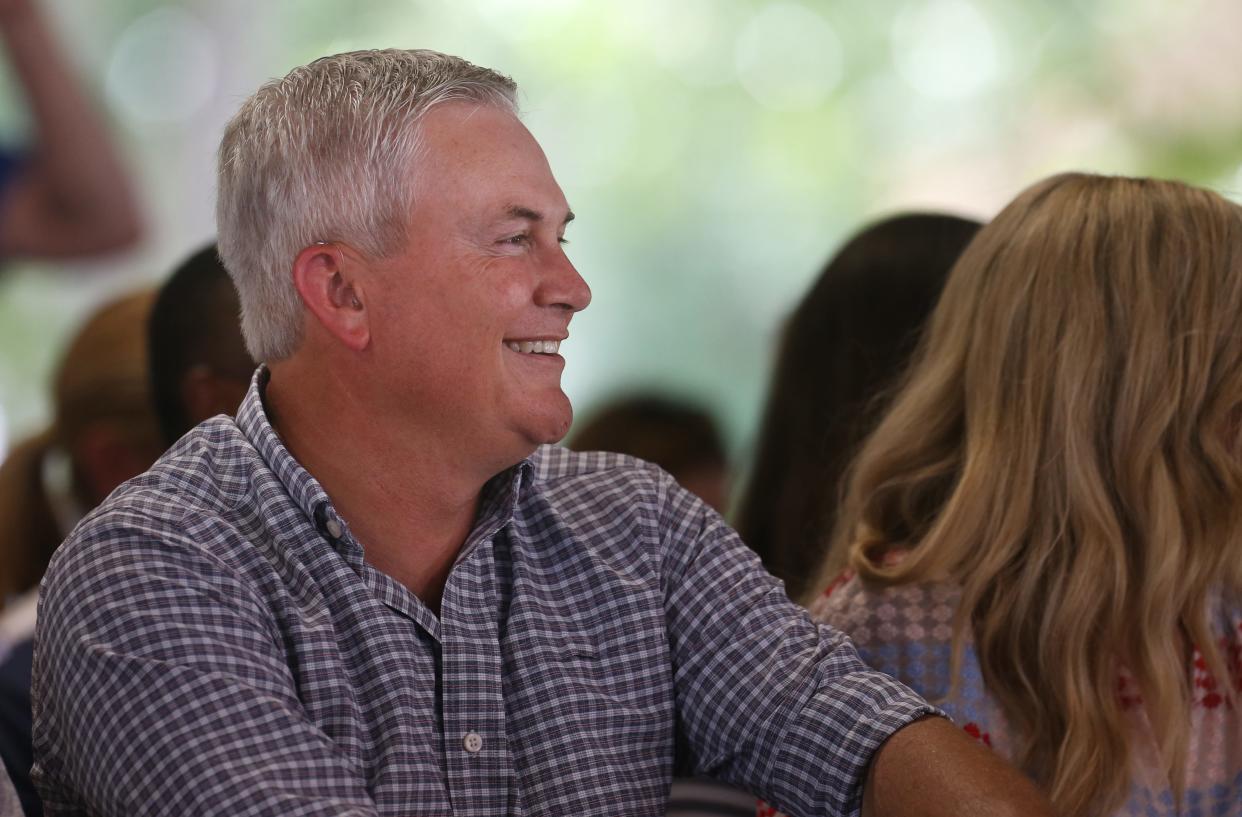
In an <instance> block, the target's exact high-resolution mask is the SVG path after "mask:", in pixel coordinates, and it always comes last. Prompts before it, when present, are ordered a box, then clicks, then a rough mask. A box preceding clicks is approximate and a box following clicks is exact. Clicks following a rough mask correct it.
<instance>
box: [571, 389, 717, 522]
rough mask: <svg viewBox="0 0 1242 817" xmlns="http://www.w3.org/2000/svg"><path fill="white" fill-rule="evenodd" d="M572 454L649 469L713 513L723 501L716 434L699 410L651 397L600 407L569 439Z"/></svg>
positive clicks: (709, 417)
mask: <svg viewBox="0 0 1242 817" xmlns="http://www.w3.org/2000/svg"><path fill="white" fill-rule="evenodd" d="M568 447H569V448H570V449H571V450H573V451H612V452H614V453H617V454H628V455H629V456H631V457H638V458H639V459H640V460H646V461H647V462H651V463H655V464H656V465H658V466H660V467H661V468H663V469H664V470H665V471H668V472H669V474H671V475H672V477H673V479H675V480H677V481H678V482H679V483H680V484H681V486H682V487H683V488H685V489H686V490H687V491H689V492H690V493H692V494H694V495H695V496H697V497H698V498H699V499H702V500H703V501H704V502H706V503H707V504H708V505H710V506H711V507H712V508H714V509H715V510H716V511H717V512H718V513H721V514H723V513H724V512H725V505H726V504H727V503H728V501H729V465H728V457H727V455H726V454H725V447H724V440H723V439H722V437H721V434H720V428H719V426H718V425H717V424H716V421H715V419H713V418H712V415H711V414H710V413H709V412H708V411H707V410H706V409H703V408H700V407H698V406H694V405H690V404H688V403H682V402H679V401H677V400H673V399H670V398H666V397H661V396H659V395H654V394H635V395H631V396H629V397H623V398H619V399H616V400H612V401H609V402H606V403H605V404H604V406H603V407H601V408H599V409H597V410H596V411H595V413H594V414H592V415H591V417H590V418H589V419H588V420H587V421H586V422H584V423H583V424H582V425H581V426H580V427H579V428H578V429H577V430H576V431H574V433H573V435H572V436H571V437H570V439H569V443H568Z"/></svg>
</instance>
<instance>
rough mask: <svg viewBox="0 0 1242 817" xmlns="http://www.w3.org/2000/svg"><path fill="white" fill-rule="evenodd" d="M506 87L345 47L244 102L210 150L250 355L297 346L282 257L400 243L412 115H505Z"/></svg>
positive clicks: (481, 72)
mask: <svg viewBox="0 0 1242 817" xmlns="http://www.w3.org/2000/svg"><path fill="white" fill-rule="evenodd" d="M516 96H517V86H516V85H515V84H514V82H513V80H511V79H509V78H508V77H506V76H504V75H502V74H499V73H497V72H495V71H491V70H489V69H487V68H480V67H478V66H476V65H473V64H471V63H469V62H466V61H465V60H463V59H461V58H459V57H453V56H449V55H447V54H440V53H437V52H435V51H422V50H419V51H401V50H395V49H389V50H384V51H354V52H351V53H347V54H337V55H335V56H332V57H324V58H322V59H318V60H315V61H314V62H312V63H311V64H309V65H305V66H302V67H301V68H295V69H294V70H293V71H291V72H290V73H289V74H288V75H287V76H286V77H284V79H278V80H272V81H270V82H268V83H266V84H265V85H263V87H262V88H260V89H259V90H258V91H257V92H256V93H255V94H254V95H253V96H251V97H250V98H249V99H247V100H246V102H245V103H244V104H243V105H242V107H241V110H239V111H238V112H237V115H236V116H234V117H233V118H232V120H230V121H229V123H228V125H227V126H226V127H225V130H224V139H223V141H222V142H221V143H220V157H219V158H220V164H219V190H218V198H217V202H216V223H217V229H218V231H219V235H218V243H219V252H220V258H221V260H223V261H224V265H225V267H226V268H227V269H228V271H229V275H231V276H232V278H233V283H234V284H235V285H236V287H237V291H238V295H239V297H240V300H241V307H242V334H243V336H244V337H245V339H246V348H247V349H248V350H249V351H250V354H251V355H252V356H253V357H254V359H255V360H259V361H264V360H279V359H281V358H284V357H288V356H289V355H291V354H292V353H293V352H294V350H295V349H296V348H297V346H298V344H299V343H300V342H301V334H302V320H303V317H302V316H303V307H302V303H301V300H300V299H299V297H298V294H297V291H296V289H294V286H293V276H292V268H293V259H294V258H295V257H296V256H297V254H298V253H299V252H301V251H302V249H303V248H305V247H308V246H310V245H311V244H313V243H314V242H316V241H329V240H339V241H343V242H346V243H349V244H350V245H352V246H354V247H356V248H357V249H359V250H361V251H362V252H364V253H366V254H367V255H369V256H371V257H375V258H383V257H389V256H391V255H392V254H394V253H395V252H398V251H399V250H401V249H402V248H403V247H404V246H405V243H406V239H407V230H408V225H409V218H410V212H411V209H412V207H413V202H414V186H415V178H414V175H415V174H414V173H412V172H411V165H412V164H413V162H414V160H415V158H416V156H417V152H418V147H419V140H418V129H417V127H416V125H417V122H418V120H419V119H420V118H421V117H422V116H423V115H424V114H426V112H427V111H428V110H430V109H431V108H432V107H434V106H435V105H438V104H440V103H443V102H454V101H464V102H478V103H481V104H486V105H494V106H496V107H499V108H502V109H505V110H510V111H513V112H514V113H515V114H516V113H517V100H516Z"/></svg>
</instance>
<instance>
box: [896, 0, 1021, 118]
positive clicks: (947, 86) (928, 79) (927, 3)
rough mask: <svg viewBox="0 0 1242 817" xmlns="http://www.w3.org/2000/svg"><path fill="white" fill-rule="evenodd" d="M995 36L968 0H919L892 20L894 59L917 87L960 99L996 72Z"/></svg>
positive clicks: (975, 91) (939, 96)
mask: <svg viewBox="0 0 1242 817" xmlns="http://www.w3.org/2000/svg"><path fill="white" fill-rule="evenodd" d="M996 39H997V38H996V33H995V31H994V30H993V26H992V24H991V23H990V22H989V21H988V19H987V18H986V17H984V16H983V14H982V13H980V11H979V9H978V8H976V7H975V5H974V4H973V3H970V2H968V0H919V2H914V3H911V4H910V5H908V6H906V7H905V8H904V9H902V11H901V12H900V13H899V14H898V15H897V16H896V18H895V19H894V21H893V29H892V48H893V63H894V64H895V65H896V67H897V72H898V73H899V74H900V75H901V77H902V78H903V79H904V80H905V81H906V82H908V83H909V84H910V85H911V86H912V87H914V88H915V90H917V91H919V92H920V93H922V94H925V95H926V96H929V97H934V98H937V99H963V98H966V97H971V96H974V95H976V94H978V93H981V92H982V91H985V90H987V89H988V88H990V87H992V86H993V85H995V84H996V82H997V80H998V79H999V78H1000V74H1001V56H1000V49H999V48H998V46H997V42H996Z"/></svg>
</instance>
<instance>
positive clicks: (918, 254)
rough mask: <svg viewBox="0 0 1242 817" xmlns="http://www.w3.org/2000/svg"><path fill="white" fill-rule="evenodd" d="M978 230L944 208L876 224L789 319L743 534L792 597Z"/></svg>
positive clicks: (742, 510)
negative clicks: (852, 468) (843, 485)
mask: <svg viewBox="0 0 1242 817" xmlns="http://www.w3.org/2000/svg"><path fill="white" fill-rule="evenodd" d="M979 227H980V224H979V222H977V221H971V220H969V219H965V218H959V217H957V216H951V215H942V214H936V213H909V214H905V215H899V216H894V217H892V218H887V219H884V220H883V221H879V222H876V223H874V224H872V225H870V226H868V227H866V228H864V229H863V230H862V231H861V232H859V233H857V234H856V235H855V236H854V237H853V238H851V239H850V240H849V242H847V243H846V245H845V246H844V247H842V248H841V250H840V251H839V252H837V254H836V255H835V256H833V258H832V259H831V260H830V261H829V262H828V265H827V266H826V267H824V271H823V272H822V273H820V276H819V280H817V281H816V282H815V285H814V286H813V287H812V288H811V290H810V291H809V292H808V293H807V294H806V296H805V297H803V299H802V302H801V303H800V304H799V305H798V307H797V309H796V310H795V311H794V313H793V315H792V316H791V317H790V318H789V322H788V323H787V325H786V327H785V331H784V335H783V338H782V340H781V345H780V351H779V353H778V355H777V359H776V369H775V373H774V375H773V377H772V385H771V387H770V388H769V391H768V402H767V407H766V409H765V410H764V416H763V422H762V426H761V430H760V434H759V440H758V444H757V446H756V452H755V465H754V468H753V471H752V472H751V474H750V476H749V478H748V479H747V482H746V490H745V493H744V494H743V495H742V498H741V500H740V501H739V504H738V510H737V531H738V533H740V534H741V536H742V540H743V541H744V542H746V544H748V545H750V547H751V548H752V549H753V550H754V551H755V552H756V553H758V554H759V557H760V558H761V559H763V564H764V566H765V567H767V569H768V570H769V571H771V572H772V574H773V575H775V576H777V577H778V578H781V579H784V581H785V588H786V592H788V593H789V595H790V597H791V598H794V599H798V598H800V597H801V596H802V594H803V593H805V592H806V591H807V590H809V589H810V587H809V585H810V584H811V579H812V578H813V577H814V576H815V575H816V574H817V571H818V570H819V568H820V564H821V562H822V560H823V558H824V556H825V553H826V546H827V541H828V538H829V536H830V535H831V532H832V526H833V521H834V519H835V517H836V506H837V498H838V493H839V489H838V486H839V484H840V482H841V477H842V474H843V473H844V471H845V466H846V464H847V463H848V462H849V460H850V457H851V456H852V454H853V452H854V451H855V449H857V447H858V446H859V444H860V443H861V442H862V440H863V438H864V437H865V436H866V435H867V433H868V432H869V431H870V430H871V429H872V427H873V426H874V425H875V423H876V422H877V421H878V420H879V417H880V416H881V415H882V413H883V410H884V405H885V395H886V392H887V390H888V389H889V388H890V387H892V386H893V385H894V383H895V382H896V381H897V380H898V378H899V376H900V375H901V373H902V371H903V370H904V368H905V365H906V362H907V360H908V358H909V357H910V354H911V352H912V351H913V349H914V346H915V343H916V341H917V340H918V338H919V332H920V330H921V329H922V326H923V323H924V322H925V321H926V320H927V316H928V315H930V314H931V311H932V308H933V307H934V306H935V305H936V299H937V298H939V297H940V290H941V288H942V287H943V286H944V281H945V278H947V277H948V274H949V269H950V268H951V267H952V266H953V263H954V262H955V261H956V260H957V257H958V255H959V254H961V252H962V249H963V248H964V247H965V246H966V244H967V243H968V242H969V241H970V239H971V238H973V237H974V235H975V233H976V232H977V231H978V229H979Z"/></svg>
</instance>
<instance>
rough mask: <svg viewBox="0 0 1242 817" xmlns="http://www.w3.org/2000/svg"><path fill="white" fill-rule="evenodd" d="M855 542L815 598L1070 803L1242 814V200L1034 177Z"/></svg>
mask: <svg viewBox="0 0 1242 817" xmlns="http://www.w3.org/2000/svg"><path fill="white" fill-rule="evenodd" d="M834 550H835V552H838V553H846V554H848V569H847V571H846V572H845V573H844V574H842V575H840V576H838V577H837V578H836V579H835V580H834V581H832V583H831V584H830V585H829V589H828V590H827V591H825V592H824V593H823V594H822V595H821V596H820V597H819V598H818V599H817V600H816V601H814V602H813V603H812V610H813V612H814V613H815V614H816V615H817V616H818V617H819V618H820V619H822V620H824V621H826V622H828V623H830V624H833V625H836V626H838V627H840V628H841V629H843V630H845V631H846V632H848V633H850V634H851V635H852V636H853V638H854V640H855V642H856V643H857V645H858V647H859V649H860V651H861V652H862V654H863V657H864V659H866V660H868V661H869V662H870V663H871V664H873V665H874V666H876V667H878V668H880V669H882V670H886V671H888V672H890V673H892V674H894V675H896V676H897V677H899V678H901V679H902V680H904V681H906V682H907V683H909V684H911V685H912V686H914V688H915V689H916V690H918V691H920V692H921V693H923V694H924V695H927V696H929V697H931V699H932V700H937V699H939V700H940V701H941V702H942V705H943V706H944V708H945V709H946V710H947V711H948V712H949V713H950V714H951V715H952V716H953V717H954V719H955V720H956V721H957V722H958V723H959V724H960V725H962V726H963V727H964V728H965V729H966V730H967V731H968V732H970V733H971V734H973V735H975V736H976V737H977V738H978V739H979V740H980V741H982V742H984V743H987V744H988V745H990V746H992V747H993V748H994V749H996V750H997V751H998V752H1001V753H1002V754H1003V755H1005V756H1006V757H1008V758H1009V759H1010V760H1012V761H1013V762H1014V763H1015V764H1016V765H1018V766H1019V767H1020V768H1022V769H1024V770H1026V771H1027V772H1028V773H1029V774H1030V775H1031V776H1033V777H1034V778H1035V780H1036V781H1037V782H1038V783H1040V784H1041V785H1042V786H1043V787H1044V788H1045V790H1046V791H1047V792H1048V793H1049V794H1050V796H1051V799H1052V801H1053V803H1054V806H1055V807H1056V809H1057V811H1058V812H1059V813H1060V814H1063V815H1067V816H1068V815H1074V816H1075V817H1077V816H1078V815H1113V814H1115V815H1139V814H1143V815H1147V814H1158V815H1172V814H1178V815H1197V814H1203V815H1242V714H1240V713H1242V709H1240V708H1239V705H1240V704H1242V700H1240V699H1242V695H1239V690H1242V208H1240V207H1238V206H1237V205H1234V204H1231V203H1229V202H1227V201H1226V200H1224V199H1223V198H1221V197H1220V196H1218V195H1216V194H1214V193H1210V192H1208V191H1205V190H1200V189H1197V188H1193V187H1189V186H1186V185H1183V184H1179V183H1175V182H1164V181H1153V180H1149V179H1127V178H1104V177H1098V176H1086V175H1078V174H1068V175H1062V176H1057V177H1054V178H1051V179H1048V180H1046V181H1044V182H1041V183H1039V184H1036V185H1035V186H1033V187H1031V188H1030V189H1028V190H1026V191H1025V192H1024V193H1022V194H1021V195H1020V196H1019V197H1018V198H1017V199H1016V200H1015V201H1014V202H1012V203H1011V204H1010V205H1009V206H1008V207H1006V208H1005V209H1004V210H1003V211H1002V212H1001V213H1000V215H999V216H997V218H996V219H995V220H994V221H993V222H992V223H991V224H990V225H988V226H986V227H984V228H983V230H981V231H980V233H979V234H978V236H977V237H976V238H975V239H974V241H973V242H972V243H971V244H970V245H969V246H968V247H967V249H966V250H965V252H964V253H963V255H962V257H961V259H960V260H959V261H958V263H957V265H956V266H955V267H954V269H953V271H952V272H951V273H950V276H949V281H948V283H947V286H946V289H945V291H944V294H943V296H942V299H941V301H940V303H939V306H938V307H937V309H936V311H935V313H934V315H933V317H932V320H931V323H930V326H929V329H928V332H927V334H926V335H925V337H924V340H923V343H922V346H921V348H920V350H919V352H918V353H917V355H916V358H915V362H914V363H913V365H912V369H911V371H910V372H909V373H908V375H907V379H906V382H905V384H904V386H903V388H902V389H901V391H900V392H899V393H898V395H897V396H896V398H895V400H894V403H893V404H892V406H891V408H890V410H889V412H888V414H887V415H886V417H885V419H884V420H883V421H882V422H881V423H880V425H879V426H878V428H877V430H876V431H875V432H874V434H873V435H872V436H871V437H870V438H869V439H868V441H867V443H866V444H865V445H864V447H863V449H862V450H861V452H860V454H859V457H858V459H857V460H856V462H855V463H854V467H853V469H852V477H851V478H850V481H849V487H848V489H847V493H846V499H845V504H844V507H843V508H842V511H841V516H840V517H839V524H838V526H837V530H836V534H835V542H834ZM833 573H836V571H832V573H826V574H825V576H826V577H827V576H828V575H832V574H833ZM825 584H828V581H827V579H825V581H823V582H821V583H820V587H823V586H824V585H825Z"/></svg>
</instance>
